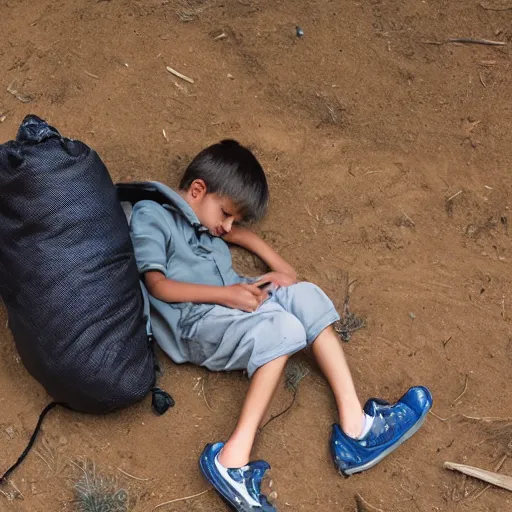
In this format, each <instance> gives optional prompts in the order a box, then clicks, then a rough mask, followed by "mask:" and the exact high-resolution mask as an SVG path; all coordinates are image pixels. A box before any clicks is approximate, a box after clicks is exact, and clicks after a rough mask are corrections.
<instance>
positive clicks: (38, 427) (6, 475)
mask: <svg viewBox="0 0 512 512" xmlns="http://www.w3.org/2000/svg"><path fill="white" fill-rule="evenodd" d="M57 405H62V404H61V403H59V402H51V403H49V404H48V405H47V406H46V407H45V408H44V409H43V412H42V413H41V414H40V415H39V420H38V421H37V425H36V428H35V430H34V433H33V434H32V437H31V438H30V441H29V442H28V444H27V447H26V448H25V449H24V450H23V453H22V454H21V455H20V457H19V459H18V460H17V461H16V463H15V464H13V465H12V466H11V467H10V468H9V469H8V470H7V471H6V472H5V473H4V474H3V476H2V477H1V478H0V485H2V484H4V483H5V482H7V479H8V478H9V476H11V473H12V472H13V471H14V470H15V469H16V468H17V467H18V466H19V465H20V464H21V463H22V462H23V461H24V459H25V457H26V456H27V455H28V454H29V452H30V450H31V449H32V447H33V446H34V443H35V442H36V439H37V435H38V434H39V431H40V430H41V426H42V424H43V421H44V418H45V416H46V415H47V414H48V413H49V412H50V411H51V410H52V409H53V408H54V407H55V406H57Z"/></svg>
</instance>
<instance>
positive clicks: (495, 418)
mask: <svg viewBox="0 0 512 512" xmlns="http://www.w3.org/2000/svg"><path fill="white" fill-rule="evenodd" d="M454 416H456V415H454ZM461 416H462V417H463V418H465V419H467V420H474V421H482V422H484V423H492V422H493V421H512V418H511V417H510V416H509V417H507V418H501V417H500V416H482V417H480V416H467V415H466V414H461Z"/></svg>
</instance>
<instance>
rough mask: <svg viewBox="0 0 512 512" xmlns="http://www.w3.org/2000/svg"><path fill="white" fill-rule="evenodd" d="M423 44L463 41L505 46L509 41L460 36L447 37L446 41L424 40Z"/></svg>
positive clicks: (464, 42)
mask: <svg viewBox="0 0 512 512" xmlns="http://www.w3.org/2000/svg"><path fill="white" fill-rule="evenodd" d="M422 43H423V44H434V45H438V46H440V45H442V44H449V43H463V44H485V45H488V46H505V45H506V44H507V43H505V42H503V41H490V40H489V39H473V38H472V37H460V38H455V39H447V40H446V41H422Z"/></svg>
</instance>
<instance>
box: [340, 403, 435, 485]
mask: <svg viewBox="0 0 512 512" xmlns="http://www.w3.org/2000/svg"><path fill="white" fill-rule="evenodd" d="M429 411H430V407H429V408H428V410H426V411H425V412H424V413H423V415H422V416H420V418H419V419H418V421H417V422H416V423H415V424H414V425H413V426H412V427H411V428H410V429H409V430H408V431H407V432H406V433H405V434H404V435H403V436H402V437H401V438H400V439H399V440H398V441H397V442H396V443H395V444H392V445H391V446H390V447H389V448H387V449H386V450H384V451H383V452H382V453H381V454H380V455H379V456H378V457H376V458H375V459H373V460H371V461H370V462H367V463H366V464H363V465H362V466H356V467H354V468H350V469H346V470H342V469H339V468H338V466H336V469H337V470H338V472H339V473H340V474H341V475H342V476H344V477H346V478H348V477H349V476H351V475H355V474H356V473H362V472H363V471H366V470H368V469H371V468H373V466H375V465H376V464H378V463H379V462H380V461H381V460H382V459H384V458H385V457H387V456H388V455H389V454H390V453H392V452H394V451H395V450H396V449H397V448H398V447H399V446H400V445H401V444H402V443H405V441H407V440H408V439H409V438H411V437H412V436H413V435H414V434H416V432H418V430H419V429H420V428H421V427H422V425H423V423H425V420H426V419H427V414H428V413H429Z"/></svg>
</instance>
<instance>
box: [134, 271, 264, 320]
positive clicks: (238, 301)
mask: <svg viewBox="0 0 512 512" xmlns="http://www.w3.org/2000/svg"><path fill="white" fill-rule="evenodd" d="M144 282H145V284H146V287H147V289H148V291H149V293H150V294H151V295H152V296H153V297H155V298H157V299H159V300H161V301H164V302H194V303H196V304H220V305H221V306H227V307H229V308H234V309H241V310H242V311H248V312H251V311H255V310H256V309H257V308H258V306H259V305H260V304H261V302H263V300H265V298H266V297H267V294H266V293H265V292H264V291H262V290H260V289H258V287H257V286H256V285H254V284H243V283H242V284H235V285H232V286H210V285H205V284H194V283H183V282H181V281H174V280H172V279H167V278H166V277H165V276H164V274H162V273H161V272H159V271H158V270H152V271H148V272H146V273H145V274H144Z"/></svg>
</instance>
